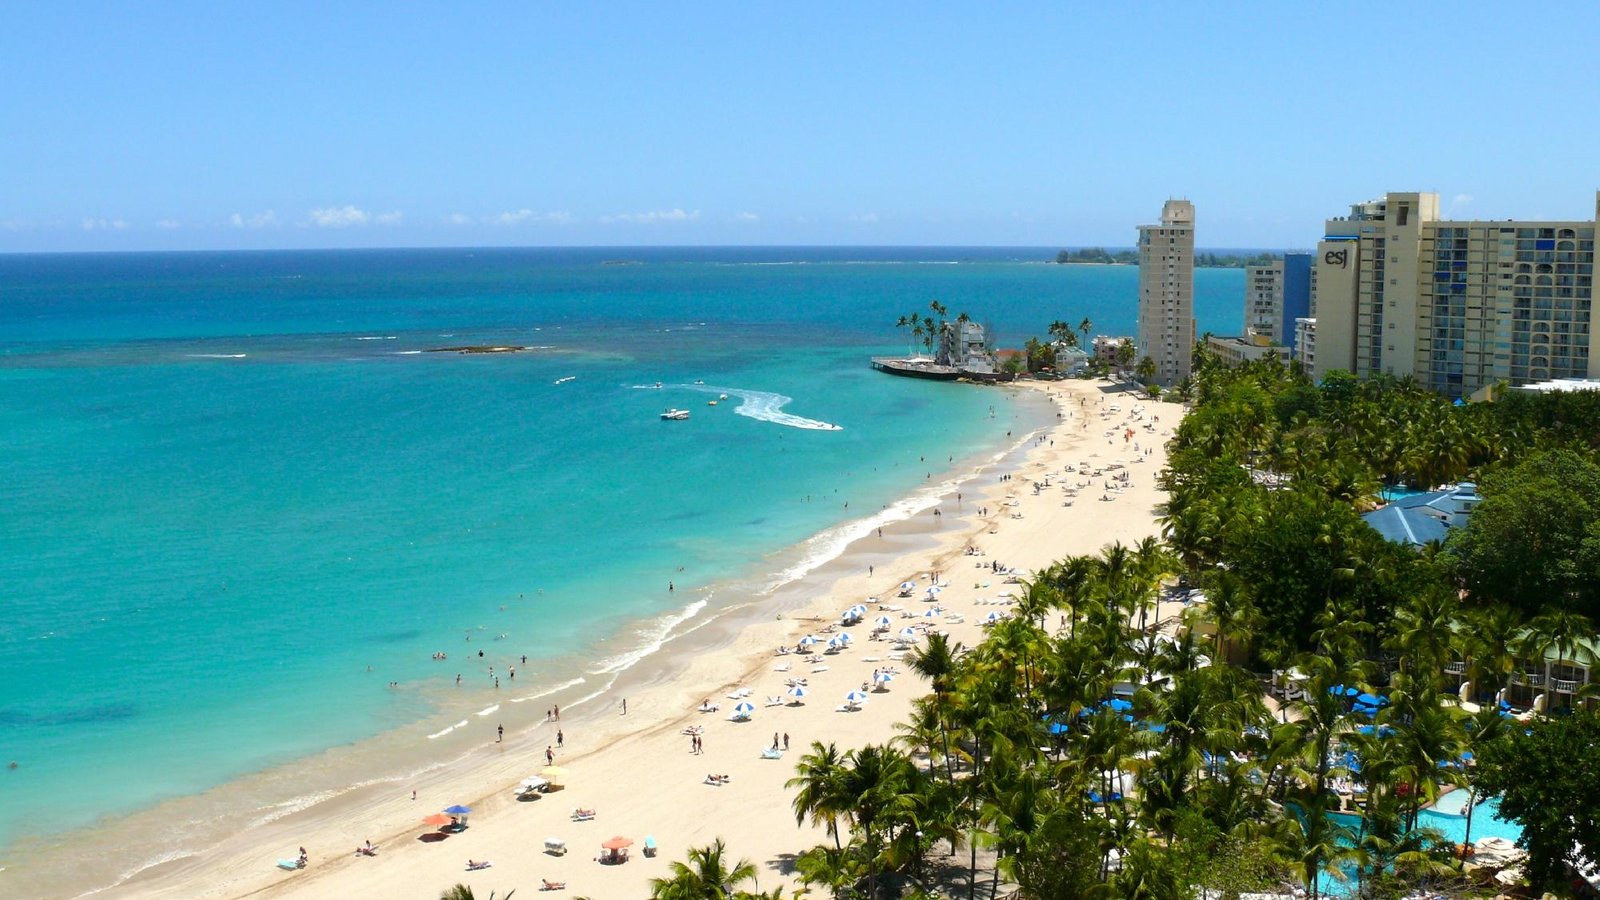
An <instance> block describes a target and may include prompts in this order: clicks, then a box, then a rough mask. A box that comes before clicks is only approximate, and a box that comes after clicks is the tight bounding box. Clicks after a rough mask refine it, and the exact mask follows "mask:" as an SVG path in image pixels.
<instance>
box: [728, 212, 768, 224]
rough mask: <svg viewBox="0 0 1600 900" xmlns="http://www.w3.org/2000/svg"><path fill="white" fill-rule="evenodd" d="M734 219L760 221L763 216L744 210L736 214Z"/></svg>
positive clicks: (736, 220) (738, 220)
mask: <svg viewBox="0 0 1600 900" xmlns="http://www.w3.org/2000/svg"><path fill="white" fill-rule="evenodd" d="M733 220H734V221H735V222H759V221H761V217H760V216H758V215H756V214H755V213H753V212H742V213H737V214H735V215H734V217H733Z"/></svg>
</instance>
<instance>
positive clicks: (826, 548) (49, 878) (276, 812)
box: [0, 395, 1048, 897]
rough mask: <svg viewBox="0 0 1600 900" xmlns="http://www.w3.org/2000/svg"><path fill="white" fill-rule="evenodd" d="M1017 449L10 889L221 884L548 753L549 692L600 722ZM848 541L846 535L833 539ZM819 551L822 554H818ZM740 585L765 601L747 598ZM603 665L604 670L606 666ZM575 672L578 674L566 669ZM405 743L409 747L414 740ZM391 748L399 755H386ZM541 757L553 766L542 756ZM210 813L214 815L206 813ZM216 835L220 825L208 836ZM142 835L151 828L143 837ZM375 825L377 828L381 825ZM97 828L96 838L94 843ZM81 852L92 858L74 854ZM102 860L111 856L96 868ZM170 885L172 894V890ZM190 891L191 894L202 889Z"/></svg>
mask: <svg viewBox="0 0 1600 900" xmlns="http://www.w3.org/2000/svg"><path fill="white" fill-rule="evenodd" d="M1014 399H1015V401H1016V403H1017V404H1025V403H1028V402H1038V401H1034V400H1033V399H1032V398H1028V397H1024V396H1020V395H1018V396H1015V397H1014ZM1003 412H1004V413H1006V414H1007V415H1006V417H1004V418H1002V419H1001V421H1000V423H997V425H999V424H1001V423H1004V422H1007V421H1017V420H1019V419H1021V420H1029V419H1037V420H1038V421H1039V423H1040V424H1042V423H1043V422H1044V419H1045V417H1046V416H1048V412H1047V411H1046V410H1045V409H1043V408H1042V406H1035V407H1033V408H1031V409H1030V408H1028V407H1026V406H1024V405H1012V404H1007V406H1006V407H1004V408H1003ZM991 446H993V445H991ZM1017 455H1018V445H1017V442H1016V441H1011V442H1009V443H1004V444H1000V445H999V448H998V449H994V450H983V451H980V452H978V453H974V454H970V455H969V456H968V457H967V458H966V459H964V460H960V461H955V462H956V465H955V466H954V467H953V468H949V469H947V470H946V471H944V472H942V473H935V475H934V477H933V479H932V481H931V483H930V484H927V485H925V486H923V487H919V488H918V489H916V490H914V491H911V492H910V493H908V494H904V495H900V496H899V497H898V498H894V499H891V500H890V502H888V503H885V504H884V505H883V506H882V507H881V508H880V510H879V511H878V512H875V513H873V514H872V515H870V516H867V517H863V518H861V519H846V520H843V521H841V522H838V523H836V524H835V525H832V526H829V527H827V528H825V529H823V530H822V531H819V532H816V533H814V534H813V535H811V536H810V537H808V538H807V539H805V540H804V541H801V542H800V543H798V544H792V545H789V546H788V547H785V548H781V549H779V550H776V551H773V552H771V553H769V554H768V555H767V556H765V557H764V558H762V560H761V561H760V562H758V563H757V564H755V565H753V566H750V567H747V569H746V570H745V571H744V572H743V573H739V574H735V575H732V576H729V577H727V578H725V579H723V580H722V581H719V582H714V583H712V584H710V585H707V586H704V587H702V588H700V589H697V590H695V591H692V592H691V591H683V590H681V587H682V586H680V591H679V594H680V597H679V598H678V599H679V601H680V602H681V604H682V605H677V606H673V607H670V608H667V609H664V610H661V611H660V612H658V613H656V614H654V615H650V616H647V617H644V618H639V619H627V620H623V621H622V622H621V623H620V624H619V626H618V627H617V629H616V631H615V632H614V633H612V634H611V635H610V636H608V637H607V638H605V639H604V640H602V641H600V642H599V643H597V644H595V645H594V647H593V648H592V652H589V653H586V654H585V655H584V656H583V657H582V658H581V659H580V658H578V657H576V656H574V657H571V660H572V661H573V662H574V663H575V666H569V667H568V668H569V669H572V668H574V667H575V668H576V671H575V672H574V671H562V672H560V674H557V673H556V672H553V671H550V670H546V669H545V668H544V667H543V666H541V667H540V668H541V670H543V671H541V672H540V673H539V676H538V680H537V681H534V682H533V683H532V684H529V685H528V686H527V687H528V688H530V689H533V690H529V692H528V693H526V694H520V695H518V692H517V691H515V689H514V685H515V682H514V681H513V682H511V683H510V685H508V686H511V687H513V690H511V691H506V692H502V693H500V694H497V695H492V696H491V695H482V696H474V697H473V698H472V699H470V700H463V699H462V698H460V697H459V696H457V697H454V698H453V699H452V700H450V701H448V702H447V708H446V709H444V710H442V711H441V710H440V709H437V708H436V709H434V710H433V711H432V712H430V713H428V714H427V715H426V716H424V717H422V718H421V719H419V720H417V721H413V722H410V723H407V724H402V725H400V726H398V727H395V728H391V729H388V730H386V731H384V732H380V733H379V734H377V735H374V736H373V737H371V738H365V739H362V740H360V741H358V742H356V743H354V744H346V745H343V746H337V747H331V748H327V749H326V750H323V751H319V752H316V753H313V754H311V755H309V756H307V757H302V758H299V759H296V760H293V761H289V762H285V763H281V764H276V765H274V766H271V767H268V768H267V769H264V770H258V771H256V772H252V773H247V774H243V775H240V776H238V777H235V778H232V779H229V780H228V781H226V782H224V783H222V784H219V785H217V786H215V787H212V788H208V789H206V790H203V791H200V792H198V793H195V794H189V795H183V796H179V797H174V798H170V799H167V800H163V801H160V802H159V803H157V804H155V805H153V806H152V807H147V808H145V809H142V810H137V811H134V812H131V813H119V814H116V815H114V816H108V817H106V818H104V819H102V820H100V821H98V822H96V823H93V824H91V825H88V826H85V827H83V828H78V829H74V830H71V831H68V832H62V833H60V834H55V835H50V836H48V837H45V838H41V839H38V840H34V841H27V842H24V843H23V844H19V845H14V847H13V851H14V852H13V853H10V854H8V855H9V856H12V858H13V859H14V860H17V862H13V863H8V864H7V865H6V866H0V873H3V874H0V879H6V880H10V881H13V882H14V884H11V885H8V886H7V892H9V891H10V890H11V889H12V888H13V887H15V886H16V885H17V884H21V883H26V882H28V881H30V880H34V879H39V881H38V883H53V884H55V885H56V888H55V890H54V892H53V893H52V894H51V895H52V896H60V895H63V894H66V895H72V896H97V897H99V896H122V895H125V894H126V893H127V892H129V891H142V890H144V887H143V885H145V884H147V883H149V884H151V885H155V884H162V883H168V882H169V881H170V880H174V879H175V880H177V881H179V882H180V883H181V882H184V881H187V880H188V879H190V878H193V879H194V881H198V882H200V883H209V878H208V876H206V875H205V874H203V873H204V872H205V871H206V870H207V869H208V868H209V862H210V860H212V859H213V858H214V857H215V856H217V855H219V854H226V853H229V852H231V851H232V848H234V847H235V846H237V845H240V844H241V843H245V842H254V841H257V840H259V841H261V842H271V841H274V840H275V837H273V836H274V835H277V834H278V833H279V832H280V831H283V830H293V831H294V832H295V833H296V834H300V833H303V832H304V831H306V830H315V825H314V824H313V823H315V822H317V821H321V820H328V819H335V818H340V817H345V816H349V815H351V814H353V813H355V812H357V811H363V814H364V811H366V810H369V809H370V808H371V807H372V806H373V804H380V805H381V804H382V803H383V802H384V798H386V797H388V796H390V795H393V794H395V793H396V792H397V791H400V790H402V789H403V790H404V791H405V792H406V793H405V796H406V797H408V798H409V796H410V794H409V791H410V790H412V789H416V790H418V791H419V792H425V791H426V790H428V789H429V788H430V787H431V786H438V789H441V790H442V789H445V786H446V785H451V784H456V783H459V781H460V778H461V775H462V773H463V772H468V771H474V772H475V771H478V770H493V768H494V767H495V766H496V764H497V760H499V759H503V757H505V756H509V755H519V756H523V755H525V756H528V757H531V756H533V755H535V754H540V753H542V748H543V747H544V746H545V743H540V741H544V740H546V738H547V737H548V734H553V731H554V729H550V728H544V727H543V726H542V725H541V723H540V716H541V715H542V712H543V707H542V706H540V705H539V703H538V701H539V700H542V699H544V698H549V699H548V702H550V703H559V704H560V705H561V706H562V707H563V712H564V713H565V715H564V716H563V719H565V720H568V721H571V720H572V719H573V718H574V717H576V718H577V719H578V720H579V722H577V723H574V724H575V725H579V726H580V727H587V724H588V722H590V721H591V720H594V721H599V720H603V719H604V718H605V717H604V715H602V714H601V713H600V712H599V711H597V710H596V706H597V704H596V702H595V701H596V700H597V699H598V698H600V697H602V696H604V695H606V694H607V693H612V694H615V693H616V692H618V691H622V690H634V689H636V688H637V689H638V690H645V689H649V688H650V687H651V686H654V685H659V684H660V683H663V682H664V681H667V680H670V679H672V678H675V677H678V675H680V674H681V670H683V669H684V668H685V667H686V666H687V665H688V663H687V661H686V660H682V659H680V657H684V656H686V654H688V653H690V652H696V651H693V650H689V649H685V648H689V647H697V648H705V649H712V648H714V647H715V646H716V645H718V644H720V645H722V646H723V647H724V648H725V647H726V646H729V645H731V644H732V642H733V641H734V640H735V638H736V636H737V635H738V633H739V632H741V631H742V630H744V629H745V628H746V627H748V626H750V625H751V624H754V623H756V622H757V621H761V620H765V619H766V618H767V617H768V615H769V613H770V612H771V611H773V610H775V609H780V608H781V609H784V610H790V609H794V608H798V607H799V606H801V605H803V604H805V603H807V602H809V601H810V600H812V599H814V594H815V592H816V591H817V590H818V589H819V586H822V585H825V584H826V583H828V582H832V581H834V580H836V579H837V578H838V577H839V576H840V575H841V574H842V573H843V572H845V571H846V570H848V569H849V568H851V567H854V566H856V565H857V564H858V562H859V563H860V564H864V565H871V564H873V563H872V562H870V560H873V559H876V560H880V561H881V560H885V559H889V558H893V557H894V556H896V555H899V554H901V553H903V552H905V551H906V550H907V549H909V548H911V547H913V546H920V545H921V544H923V543H927V542H929V541H932V540H933V539H935V538H936V535H933V534H930V533H928V531H927V529H925V528H922V527H921V526H920V524H919V523H918V522H917V518H918V513H919V512H923V513H925V512H927V511H928V509H930V508H931V507H932V506H934V505H937V504H938V503H939V499H938V495H942V494H943V493H947V492H951V491H956V490H958V489H959V487H960V485H962V484H964V483H966V482H967V481H969V480H970V479H971V478H973V477H975V473H977V472H983V471H992V470H993V468H994V467H995V466H999V465H1006V464H1007V461H1008V460H1014V458H1015V457H1016V456H1017ZM878 520H881V527H882V529H883V532H884V534H885V537H884V538H875V537H874V538H872V539H871V540H868V538H867V536H868V535H870V534H871V532H872V531H873V530H875V529H876V528H877V527H878V525H874V524H871V523H872V522H874V521H878ZM852 532H855V533H852ZM840 541H842V543H841V544H840V545H839V546H837V547H833V546H831V545H832V544H833V543H836V542H840ZM818 555H820V558H819V559H816V560H813V559H811V557H812V556H818ZM740 592H745V593H748V594H750V595H752V596H753V597H754V599H740V598H739V597H737V594H739V593H740ZM469 646H470V645H469ZM564 658H565V657H564ZM601 661H605V662H608V663H610V665H605V664H603V663H601ZM530 662H532V661H531V660H530ZM597 664H599V665H600V668H599V669H596V668H595V667H596V665H597ZM527 674H532V672H531V670H530V672H528V673H526V674H525V677H526V675H527ZM547 675H548V676H549V677H548V678H547V677H546V676H547ZM569 675H570V676H572V677H566V676H569ZM534 688H536V689H534ZM418 689H419V690H422V691H424V692H430V693H436V694H438V695H439V697H441V698H442V697H444V696H447V693H448V689H447V688H446V687H443V686H440V685H430V684H423V685H419V686H418ZM514 695H515V696H514ZM480 707H482V708H481V709H480ZM635 712H636V714H638V713H640V712H642V710H637V709H636V711H635ZM491 716H493V717H491ZM502 719H503V720H504V723H505V727H506V731H505V739H504V743H503V744H501V745H495V744H492V743H491V744H490V745H489V748H486V747H485V741H484V740H483V737H484V735H483V732H488V734H489V738H488V739H489V741H493V740H494V734H493V729H494V727H495V723H496V722H497V721H500V720H502ZM458 720H459V721H458ZM441 729H442V730H441ZM569 730H571V728H570V727H569ZM401 747H405V749H404V750H403V751H402V750H400V749H399V748H401ZM386 752H387V753H388V754H389V755H390V756H391V757H393V758H392V759H389V760H386V759H385V753H386ZM396 754H399V755H396ZM538 762H539V763H540V764H541V765H542V759H540V760H538ZM386 763H387V765H386ZM516 765H517V766H518V768H519V769H528V771H521V772H519V775H526V774H531V772H532V771H536V770H537V768H539V766H538V765H532V764H531V763H530V762H524V763H518V764H516ZM529 766H531V768H529ZM297 773H307V774H310V775H312V776H313V780H312V782H308V783H307V784H306V785H305V786H303V787H302V786H297V785H296V784H295V783H294V781H293V779H294V778H295V776H296V774H297ZM367 773H373V774H376V775H377V776H378V777H370V776H369V775H368V774H367ZM339 774H343V775H344V776H346V777H345V780H342V781H339V780H333V781H330V779H329V777H321V778H316V777H315V776H331V775H339ZM512 780H516V777H515V776H514V777H512ZM219 811H220V814H219ZM208 818H214V819H215V821H206V820H207V819H208ZM174 822H177V823H179V825H178V827H177V828H173V827H172V824H173V823H174ZM208 825H209V826H210V829H209V832H208V831H207V826H208ZM308 826H309V828H308ZM119 833H120V834H121V835H124V836H127V837H129V838H131V845H130V844H125V843H122V842H119V841H117V840H116V837H117V836H118V834H119ZM158 833H159V834H158ZM187 833H192V834H193V835H194V837H193V839H192V840H186V839H185V836H186V834H187ZM208 833H209V834H211V835H212V836H211V837H209V838H207V837H206V834H208ZM218 833H222V834H225V835H227V836H226V837H225V838H223V839H222V840H220V841H219V840H218V839H217V838H216V837H215V835H216V834H218ZM143 834H149V835H151V838H150V840H149V841H148V842H146V843H145V844H144V845H143V847H142V848H141V846H140V837H141V835H143ZM172 834H177V835H178V837H176V838H172V839H169V840H165V841H164V842H163V841H162V837H161V836H170V835H172ZM240 835H245V837H240ZM369 836H373V837H375V836H376V833H374V834H372V835H369ZM85 839H87V841H89V842H90V843H89V844H84V841H85ZM364 839H365V837H363V838H362V840H364ZM306 840H307V841H309V840H310V839H309V838H307V839H306ZM357 842H358V843H359V841H357ZM80 845H81V846H80ZM308 846H309V844H308ZM96 847H98V848H99V852H98V853H89V854H87V858H85V857H86V854H85V853H84V852H83V851H85V850H93V849H94V848H96ZM179 847H182V848H183V849H177V848H179ZM58 850H59V851H60V852H57V851H58ZM74 854H76V855H77V856H78V857H79V858H80V860H81V863H87V865H83V864H74V862H73V861H72V860H73V855H74ZM291 855H292V854H291ZM24 860H25V862H24ZM102 861H104V862H105V863H108V865H105V866H104V868H99V867H98V866H97V865H95V864H98V863H101V862H102ZM19 863H20V864H19ZM118 866H120V867H121V868H120V870H119V869H118V868H117V867H118ZM7 869H9V871H7ZM74 876H76V877H74ZM0 883H3V882H0ZM191 883H192V882H191ZM157 891H158V895H160V894H159V891H160V889H159V888H158V889H157ZM178 893H181V894H183V895H189V894H190V893H191V891H190V890H189V889H185V890H182V891H180V892H178Z"/></svg>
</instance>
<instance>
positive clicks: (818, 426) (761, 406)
mask: <svg viewBox="0 0 1600 900" xmlns="http://www.w3.org/2000/svg"><path fill="white" fill-rule="evenodd" d="M673 387H685V388H688V389H689V390H691V391H699V392H701V393H703V394H730V395H732V396H734V397H738V398H739V399H740V400H741V401H743V402H741V403H740V404H739V406H738V408H737V409H735V410H734V412H736V413H738V414H739V415H741V416H747V417H749V418H752V419H756V420H758V421H761V422H771V423H773V424H774V425H787V426H789V427H790V428H802V429H805V430H807V431H843V430H844V426H842V425H835V424H833V423H832V422H824V421H822V420H820V419H807V418H805V417H804V416H796V415H793V414H790V413H786V412H783V411H782V410H783V407H784V406H786V405H788V404H789V403H792V402H793V401H794V398H793V397H786V396H784V395H783V394H778V393H774V392H772V391H753V390H747V389H745V388H731V387H716V386H714V385H709V384H683V385H673Z"/></svg>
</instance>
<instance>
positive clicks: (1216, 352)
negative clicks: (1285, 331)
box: [1206, 334, 1289, 368]
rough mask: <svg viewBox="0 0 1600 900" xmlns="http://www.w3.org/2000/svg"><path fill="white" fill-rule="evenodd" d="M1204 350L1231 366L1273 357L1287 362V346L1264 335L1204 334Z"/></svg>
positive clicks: (1218, 360)
mask: <svg viewBox="0 0 1600 900" xmlns="http://www.w3.org/2000/svg"><path fill="white" fill-rule="evenodd" d="M1206 350H1207V351H1208V352H1209V353H1210V354H1211V357H1212V358H1213V359H1215V360H1216V361H1217V362H1220V363H1222V364H1223V365H1225V366H1227V367H1229V368H1232V367H1234V366H1239V365H1243V364H1244V363H1247V362H1255V361H1256V360H1258V359H1266V358H1268V357H1275V358H1276V359H1277V360H1278V361H1280V362H1283V363H1288V362H1289V348H1288V347H1285V346H1283V345H1282V344H1278V343H1275V342H1273V341H1270V340H1268V339H1267V338H1266V337H1265V336H1262V335H1255V334H1247V335H1245V336H1244V337H1218V336H1216V335H1214V334H1208V335H1206Z"/></svg>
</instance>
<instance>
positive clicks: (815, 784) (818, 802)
mask: <svg viewBox="0 0 1600 900" xmlns="http://www.w3.org/2000/svg"><path fill="white" fill-rule="evenodd" d="M844 766H845V758H844V756H843V755H842V754H840V753H839V748H838V747H836V746H834V744H833V742H831V741H830V742H828V743H827V744H826V745H824V744H823V743H822V742H821V741H812V742H811V752H810V753H807V754H806V755H805V756H802V757H800V763H799V765H797V766H795V771H796V772H797V773H799V774H797V775H796V776H795V777H793V778H791V779H789V780H788V781H787V782H785V783H784V785H783V786H784V787H786V788H799V789H800V791H799V793H797V794H795V796H794V801H793V803H792V804H791V805H792V806H793V807H794V821H795V824H796V825H799V824H802V823H804V822H805V821H806V820H807V819H810V820H811V824H813V825H826V826H827V828H828V834H830V835H832V836H833V844H834V847H835V848H838V847H842V846H843V844H842V843H841V842H840V840H839V816H840V815H841V814H843V813H844V811H845V810H844V806H845V802H846V801H845V798H844V795H843V788H842V786H841V781H842V779H843V775H844Z"/></svg>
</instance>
